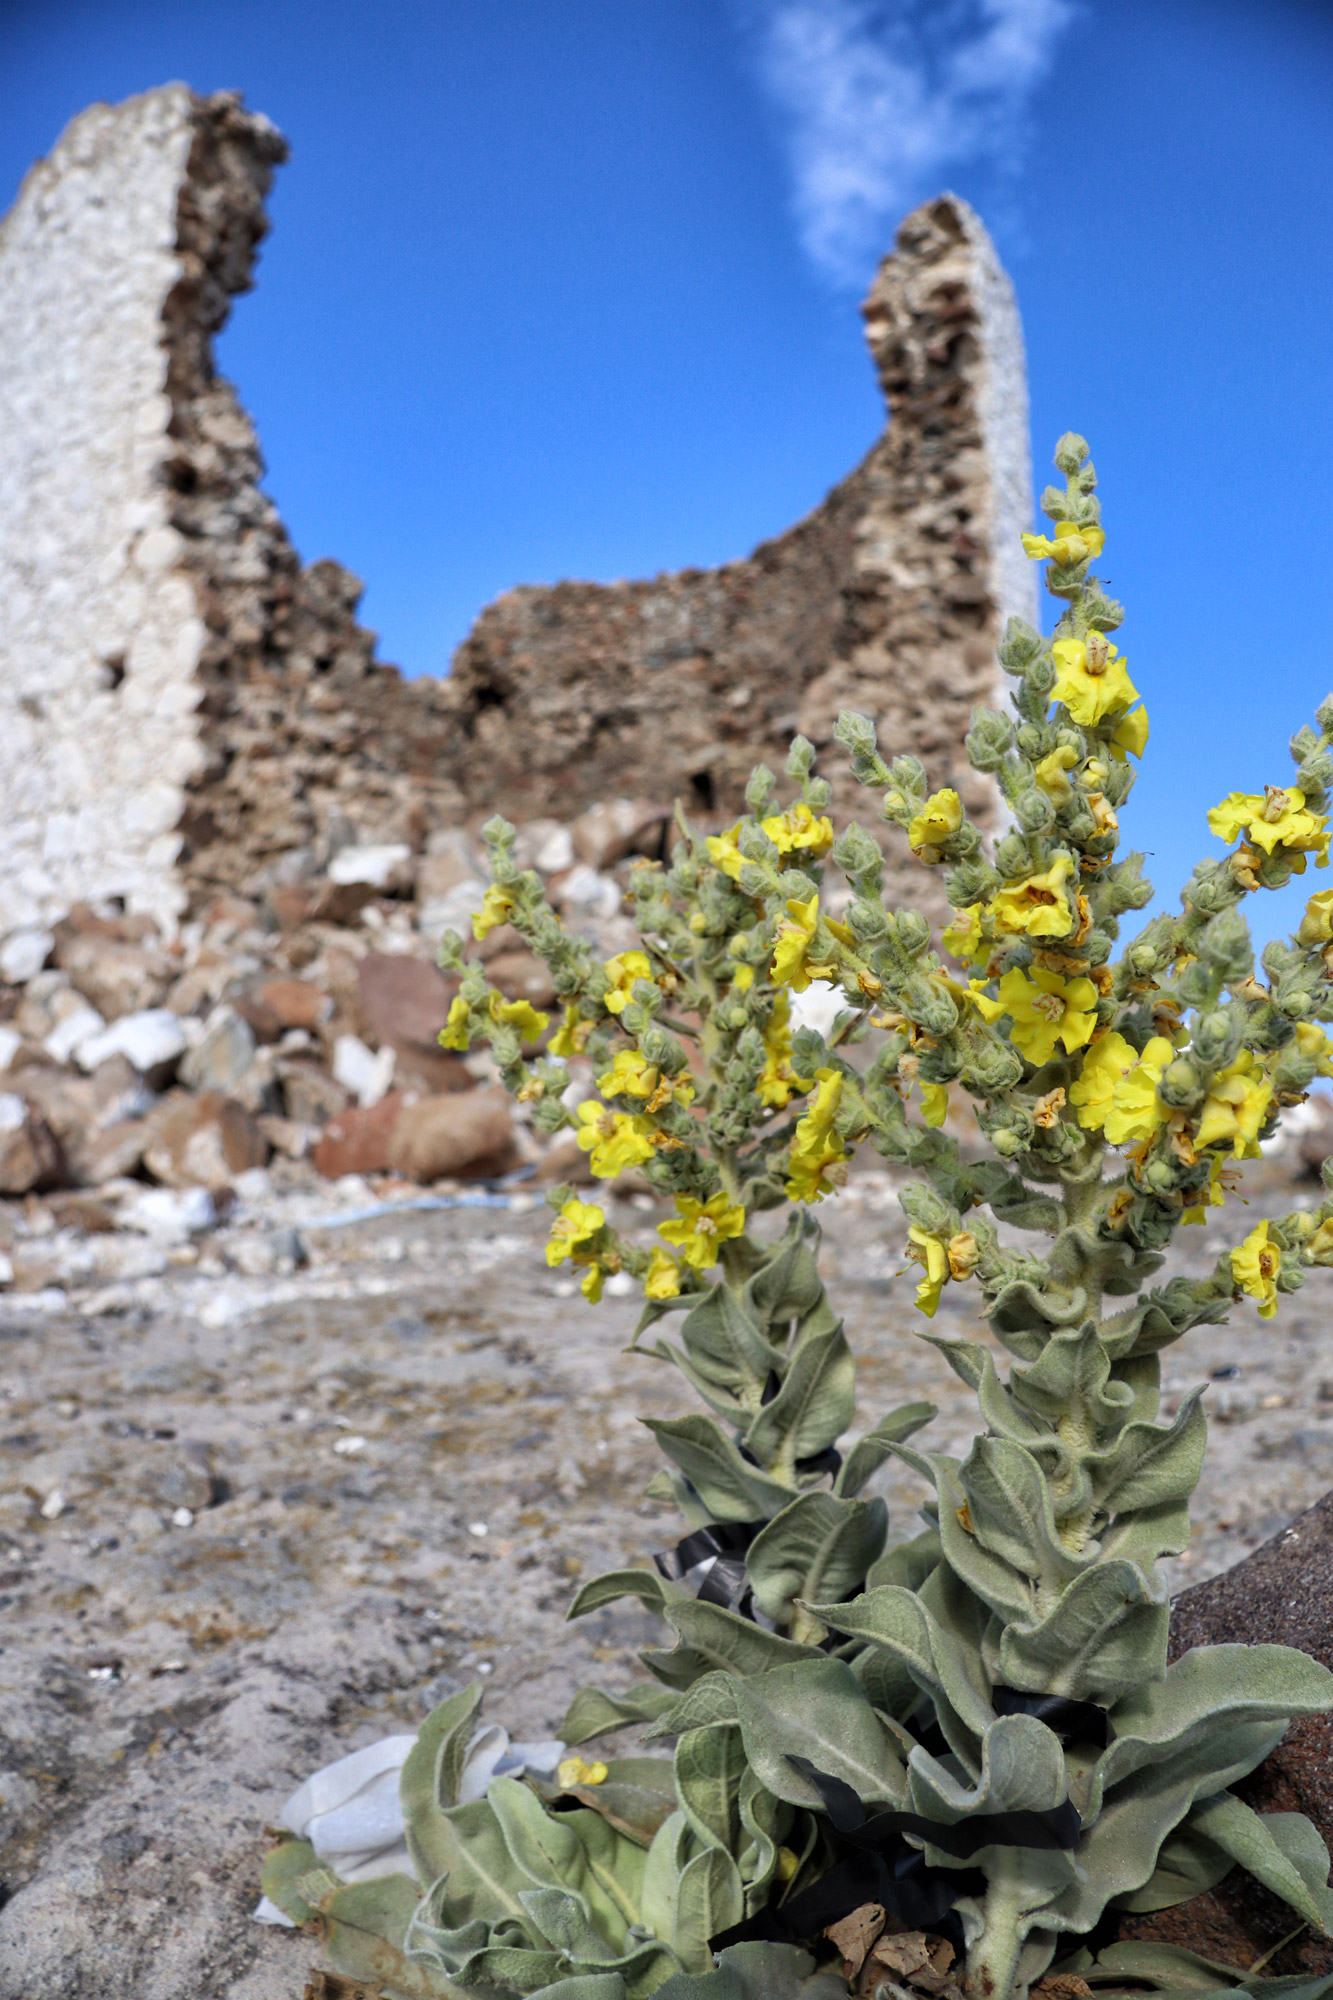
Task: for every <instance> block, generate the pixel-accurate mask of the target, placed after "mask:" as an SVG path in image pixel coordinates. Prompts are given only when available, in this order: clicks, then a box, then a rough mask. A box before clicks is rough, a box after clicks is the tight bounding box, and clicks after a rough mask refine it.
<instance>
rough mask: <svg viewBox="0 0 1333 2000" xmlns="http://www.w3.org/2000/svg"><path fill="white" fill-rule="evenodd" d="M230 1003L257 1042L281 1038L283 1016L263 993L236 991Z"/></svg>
mask: <svg viewBox="0 0 1333 2000" xmlns="http://www.w3.org/2000/svg"><path fill="white" fill-rule="evenodd" d="M293 983H294V984H296V983H298V982H295V981H294V982H293ZM230 1004H231V1006H232V1008H233V1009H234V1010H235V1012H236V1013H238V1014H239V1015H240V1017H241V1019H242V1020H243V1021H244V1022H245V1025H246V1027H247V1028H248V1029H249V1030H250V1033H251V1034H252V1035H253V1036H254V1038H255V1040H256V1041H257V1042H266V1043H267V1042H276V1041H277V1040H278V1039H279V1037H280V1036H281V1034H282V1031H283V1030H282V1019H281V1016H280V1015H279V1014H278V1013H277V1011H276V1009H275V1008H272V1007H270V1006H269V1004H268V1002H267V1000H265V999H264V998H263V996H262V994H261V993H259V992H253V993H235V994H233V995H232V998H231V1002H230Z"/></svg>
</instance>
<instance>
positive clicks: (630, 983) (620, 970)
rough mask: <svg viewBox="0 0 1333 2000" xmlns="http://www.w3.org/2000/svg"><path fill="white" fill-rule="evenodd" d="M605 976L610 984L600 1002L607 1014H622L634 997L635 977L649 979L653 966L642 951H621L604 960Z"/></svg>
mask: <svg viewBox="0 0 1333 2000" xmlns="http://www.w3.org/2000/svg"><path fill="white" fill-rule="evenodd" d="M606 976H607V978H608V979H609V980H610V982H611V984H610V987H609V988H608V990H607V995H606V999H605V1001H604V1002H603V1003H602V1004H603V1005H604V1006H605V1008H606V1011H607V1013H608V1014H623V1013H624V1011H625V1009H626V1007H628V1005H629V1003H630V1001H631V1000H632V999H633V997H634V982H635V980H636V979H649V980H650V979H651V978H652V976H653V968H652V966H651V965H650V964H649V963H648V954H647V952H644V951H622V952H618V953H617V954H616V956H615V957H614V958H608V959H607V961H606Z"/></svg>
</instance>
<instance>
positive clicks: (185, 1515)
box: [171, 1507, 194, 1528]
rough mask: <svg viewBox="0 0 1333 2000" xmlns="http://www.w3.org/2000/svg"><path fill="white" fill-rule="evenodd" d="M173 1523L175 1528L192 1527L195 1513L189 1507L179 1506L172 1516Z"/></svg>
mask: <svg viewBox="0 0 1333 2000" xmlns="http://www.w3.org/2000/svg"><path fill="white" fill-rule="evenodd" d="M171 1525H172V1527H173V1528H192V1527H193V1526H194V1514H193V1513H192V1511H191V1510H190V1508H188V1507H178V1508H177V1509H176V1511H175V1513H174V1514H173V1515H172V1517H171Z"/></svg>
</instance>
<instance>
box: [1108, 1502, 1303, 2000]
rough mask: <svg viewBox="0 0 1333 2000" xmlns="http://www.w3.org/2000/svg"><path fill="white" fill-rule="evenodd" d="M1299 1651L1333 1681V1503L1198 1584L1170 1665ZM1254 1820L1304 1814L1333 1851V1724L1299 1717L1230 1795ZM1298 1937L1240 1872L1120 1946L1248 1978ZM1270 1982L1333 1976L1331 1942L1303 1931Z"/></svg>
mask: <svg viewBox="0 0 1333 2000" xmlns="http://www.w3.org/2000/svg"><path fill="white" fill-rule="evenodd" d="M1225 1643H1239V1644H1242V1645H1255V1644H1259V1643H1264V1644H1275V1645H1280V1646H1296V1647H1299V1648H1300V1650H1301V1651H1302V1652H1305V1653H1309V1654H1311V1655H1312V1656H1313V1657H1314V1658H1315V1659H1316V1660H1319V1661H1321V1662H1322V1663H1323V1665H1324V1666H1326V1667H1329V1668H1330V1669H1333V1493H1329V1494H1326V1495H1325V1496H1324V1498H1323V1499H1322V1500H1320V1501H1318V1502H1317V1503H1316V1505H1315V1506H1313V1507H1311V1508H1310V1510H1309V1512H1308V1513H1306V1514H1302V1515H1301V1516H1300V1518H1299V1519H1298V1520H1295V1521H1293V1522H1292V1524H1291V1526H1290V1527H1289V1528H1285V1529H1284V1530H1283V1531H1282V1533H1281V1534H1280V1535H1276V1536H1275V1537H1274V1538H1273V1540H1272V1541H1271V1542H1265V1543H1264V1545H1263V1547H1262V1548H1259V1549H1256V1550H1255V1552H1254V1554H1253V1555H1252V1556H1248V1557H1247V1558H1246V1559H1245V1561H1244V1562H1239V1563H1237V1564H1236V1566H1235V1568H1234V1569H1229V1570H1226V1571H1224V1572H1223V1574H1222V1575H1221V1576H1216V1577H1213V1578H1212V1579H1211V1580H1210V1581H1209V1582H1207V1583H1200V1584H1196V1585H1195V1586H1194V1587H1193V1589H1191V1590H1186V1591H1183V1592H1182V1593H1181V1595H1180V1596H1179V1597H1178V1598H1177V1599H1176V1601H1175V1604H1174V1605H1173V1607H1172V1613H1171V1656H1172V1658H1173V1659H1178V1658H1179V1657H1180V1655H1181V1654H1182V1653H1184V1652H1187V1651H1188V1650H1189V1648H1190V1647H1191V1646H1217V1645H1222V1644H1225ZM1235 1790H1236V1792H1237V1793H1238V1794H1239V1796H1240V1797H1241V1798H1243V1799H1244V1800H1245V1801H1246V1803H1247V1804H1248V1805H1251V1806H1253V1807H1254V1809H1255V1811H1256V1812H1299V1813H1304V1814H1305V1816H1306V1818H1307V1819H1309V1820H1312V1821H1313V1822H1314V1824H1315V1825H1316V1826H1317V1827H1318V1828H1319V1831H1320V1833H1321V1834H1322V1835H1323V1837H1324V1840H1325V1842H1326V1843H1329V1842H1333V1715H1312V1716H1303V1717H1301V1718H1300V1719H1299V1720H1298V1721H1296V1722H1294V1723H1293V1724H1292V1726H1291V1728H1290V1729H1289V1730H1288V1731H1287V1734H1286V1737H1285V1739H1284V1740H1283V1741H1282V1742H1281V1743H1280V1744H1279V1745H1278V1747H1277V1749H1276V1750H1274V1751H1273V1753H1272V1755H1271V1756H1270V1757H1268V1758H1267V1759H1266V1760H1265V1762H1264V1763H1262V1764H1261V1765H1260V1766H1259V1769H1258V1770H1257V1771H1255V1772H1253V1773H1252V1774H1251V1776H1250V1777H1248V1778H1246V1779H1243V1780H1242V1781H1241V1783H1240V1784H1238V1785H1237V1786H1236V1787H1235ZM1295 1927H1296V1918H1295V1915H1294V1912H1293V1911H1291V1910H1290V1909H1289V1908H1288V1907H1287V1905H1286V1904H1285V1903H1283V1902H1281V1901H1280V1900H1279V1899H1278V1898H1277V1897H1276V1896H1274V1895H1271V1894H1270V1893H1269V1891H1268V1890H1267V1889H1264V1888H1262V1887H1261V1886H1260V1885H1259V1883H1257V1882H1256V1881H1254V1879H1253V1878H1252V1877H1251V1876H1249V1875H1247V1874H1246V1873H1245V1871H1244V1870H1243V1869H1240V1868H1235V1869H1233V1870H1232V1872H1231V1874H1230V1875H1228V1876H1227V1877H1226V1879H1225V1881H1223V1882H1221V1883H1219V1885H1218V1887H1217V1888H1216V1889H1214V1890H1212V1891H1211V1892H1210V1893H1209V1894H1208V1895H1206V1896H1195V1897H1193V1898H1192V1900H1191V1901H1190V1902H1188V1903H1178V1904H1177V1905H1176V1906H1175V1908H1174V1909H1170V1910H1160V1911H1158V1912H1156V1913H1155V1914H1154V1915H1152V1916H1145V1917H1124V1918H1122V1919H1121V1924H1120V1935H1121V1937H1122V1938H1154V1939H1160V1940H1161V1941H1162V1942H1164V1943H1168V1944H1177V1945H1183V1946H1184V1947H1185V1948H1186V1950H1188V1951H1196V1952H1199V1953H1201V1954H1202V1955H1203V1956H1204V1957H1206V1958H1214V1959H1220V1960H1223V1961H1224V1962H1225V1963H1227V1964H1229V1965H1236V1966H1243V1967H1248V1966H1251V1965H1253V1964H1254V1962H1255V1960H1256V1959H1259V1958H1262V1957H1263V1956H1264V1954H1265V1953H1266V1952H1268V1951H1269V1950H1271V1948H1272V1947H1273V1946H1274V1945H1275V1944H1277V1943H1278V1942H1279V1941H1280V1940H1281V1939H1282V1938H1285V1937H1286V1936H1288V1934H1289V1933H1290V1932H1291V1931H1292V1930H1294V1929H1295ZM1264 1972H1265V1974H1266V1975H1271V1976H1277V1975H1279V1974H1296V1973H1299V1974H1302V1975H1304V1976H1306V1977H1313V1976H1314V1975H1315V1974H1317V1973H1326V1972H1327V1973H1333V1939H1329V1938H1321V1937H1317V1936H1315V1935H1314V1934H1313V1933H1312V1932H1310V1931H1308V1930H1307V1931H1303V1932H1302V1933H1301V1935H1300V1936H1299V1937H1297V1938H1295V1939H1294V1940H1293V1941H1292V1943H1291V1944H1289V1945H1287V1946H1285V1947H1284V1948H1283V1950H1281V1951H1280V1952H1277V1953H1276V1954H1275V1955H1274V1957H1273V1958H1272V1959H1271V1960H1270V1961H1269V1962H1268V1963H1267V1964H1266V1965H1265V1966H1264Z"/></svg>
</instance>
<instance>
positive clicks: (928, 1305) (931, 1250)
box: [907, 1222, 949, 1319]
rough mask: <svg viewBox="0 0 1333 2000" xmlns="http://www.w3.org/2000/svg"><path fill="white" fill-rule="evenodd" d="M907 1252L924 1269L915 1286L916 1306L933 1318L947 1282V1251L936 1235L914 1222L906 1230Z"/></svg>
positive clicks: (929, 1317)
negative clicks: (922, 1275)
mask: <svg viewBox="0 0 1333 2000" xmlns="http://www.w3.org/2000/svg"><path fill="white" fill-rule="evenodd" d="M907 1254H908V1256H909V1257H910V1258H911V1259H912V1260H913V1262H914V1263H917V1264H920V1265H921V1266H922V1267H923V1269H924V1271H925V1276H924V1277H923V1278H922V1280H921V1282H920V1284H919V1285H918V1286H917V1288H916V1303H917V1306H918V1307H919V1309H920V1310H921V1311H922V1312H923V1313H924V1314H925V1315H926V1318H927V1319H934V1317H935V1308H936V1306H937V1305H938V1304H939V1302H940V1293H941V1292H942V1291H943V1290H944V1287H945V1286H946V1284H947V1283H948V1282H949V1253H948V1251H947V1250H946V1249H945V1247H944V1245H943V1243H941V1242H940V1239H939V1237H938V1236H932V1235H931V1234H930V1232H929V1230H926V1229H921V1228H919V1227H918V1225H917V1224H916V1223H915V1222H914V1223H913V1224H912V1226H911V1228H910V1229H909V1230H908V1232H907Z"/></svg>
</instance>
